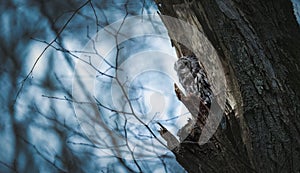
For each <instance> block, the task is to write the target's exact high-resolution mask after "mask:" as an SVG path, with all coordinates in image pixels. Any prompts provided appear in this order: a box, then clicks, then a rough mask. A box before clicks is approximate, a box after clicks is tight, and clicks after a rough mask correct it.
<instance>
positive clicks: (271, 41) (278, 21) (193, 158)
mask: <svg viewBox="0 0 300 173" xmlns="http://www.w3.org/2000/svg"><path fill="white" fill-rule="evenodd" d="M156 3H157V4H158V7H159V8H160V12H161V13H162V14H164V15H169V16H173V17H177V18H179V19H182V20H184V21H186V22H188V23H191V24H194V25H196V26H197V27H198V29H199V30H201V31H203V33H204V34H205V35H206V37H207V38H208V39H209V41H210V42H211V43H212V45H213V46H214V48H215V49H216V50H217V53H218V56H219V58H220V60H221V62H222V65H223V68H224V69H225V74H226V80H227V86H228V88H227V91H228V92H229V93H230V94H229V95H231V96H232V97H233V98H234V100H235V102H236V105H229V107H230V106H232V107H233V110H231V112H230V113H229V114H228V115H227V117H226V119H227V126H226V128H225V129H221V128H219V129H218V130H217V132H216V133H215V135H214V137H212V138H211V139H210V141H209V142H208V143H206V144H204V145H201V146H199V145H198V144H197V143H196V144H195V143H188V142H184V141H183V142H182V143H181V144H180V146H179V147H177V148H175V149H174V150H172V151H173V153H174V154H175V156H176V158H177V160H178V162H179V163H180V164H181V165H182V166H183V167H184V168H185V169H186V170H187V171H188V172H300V121H299V116H300V109H299V108H300V99H299V96H300V75H299V72H300V70H299V65H300V59H299V58H300V28H299V25H298V23H297V22H296V18H295V16H294V14H293V7H292V3H291V2H290V1H283V0H277V1H261V0H252V1H242V0H206V1H195V0H189V1H187V0H176V1H174V0H173V1H172V0H161V1H156ZM166 27H167V29H170V27H172V25H170V24H168V25H166ZM191 42H193V43H197V42H198V43H200V40H191ZM175 46H176V48H177V50H178V51H182V52H184V48H183V47H182V46H180V45H176V43H175ZM195 46H197V45H195Z"/></svg>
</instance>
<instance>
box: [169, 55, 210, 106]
mask: <svg viewBox="0 0 300 173" xmlns="http://www.w3.org/2000/svg"><path fill="white" fill-rule="evenodd" d="M174 69H175V71H176V72H177V76H178V78H179V82H180V83H181V85H182V86H183V88H184V89H185V91H186V97H192V98H199V99H200V100H199V101H200V103H201V104H199V105H200V106H201V105H202V106H204V107H207V108H208V109H209V108H210V105H211V100H212V95H213V93H212V90H211V88H210V84H209V82H208V78H207V75H206V72H205V70H204V68H203V67H201V65H200V63H199V61H198V59H197V58H196V57H195V56H193V55H191V56H183V57H181V58H179V60H178V61H177V62H176V63H175V65H174ZM176 90H177V91H176ZM175 92H176V94H177V97H178V96H179V94H178V93H179V89H178V87H177V86H175ZM179 99H181V98H179Z"/></svg>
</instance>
